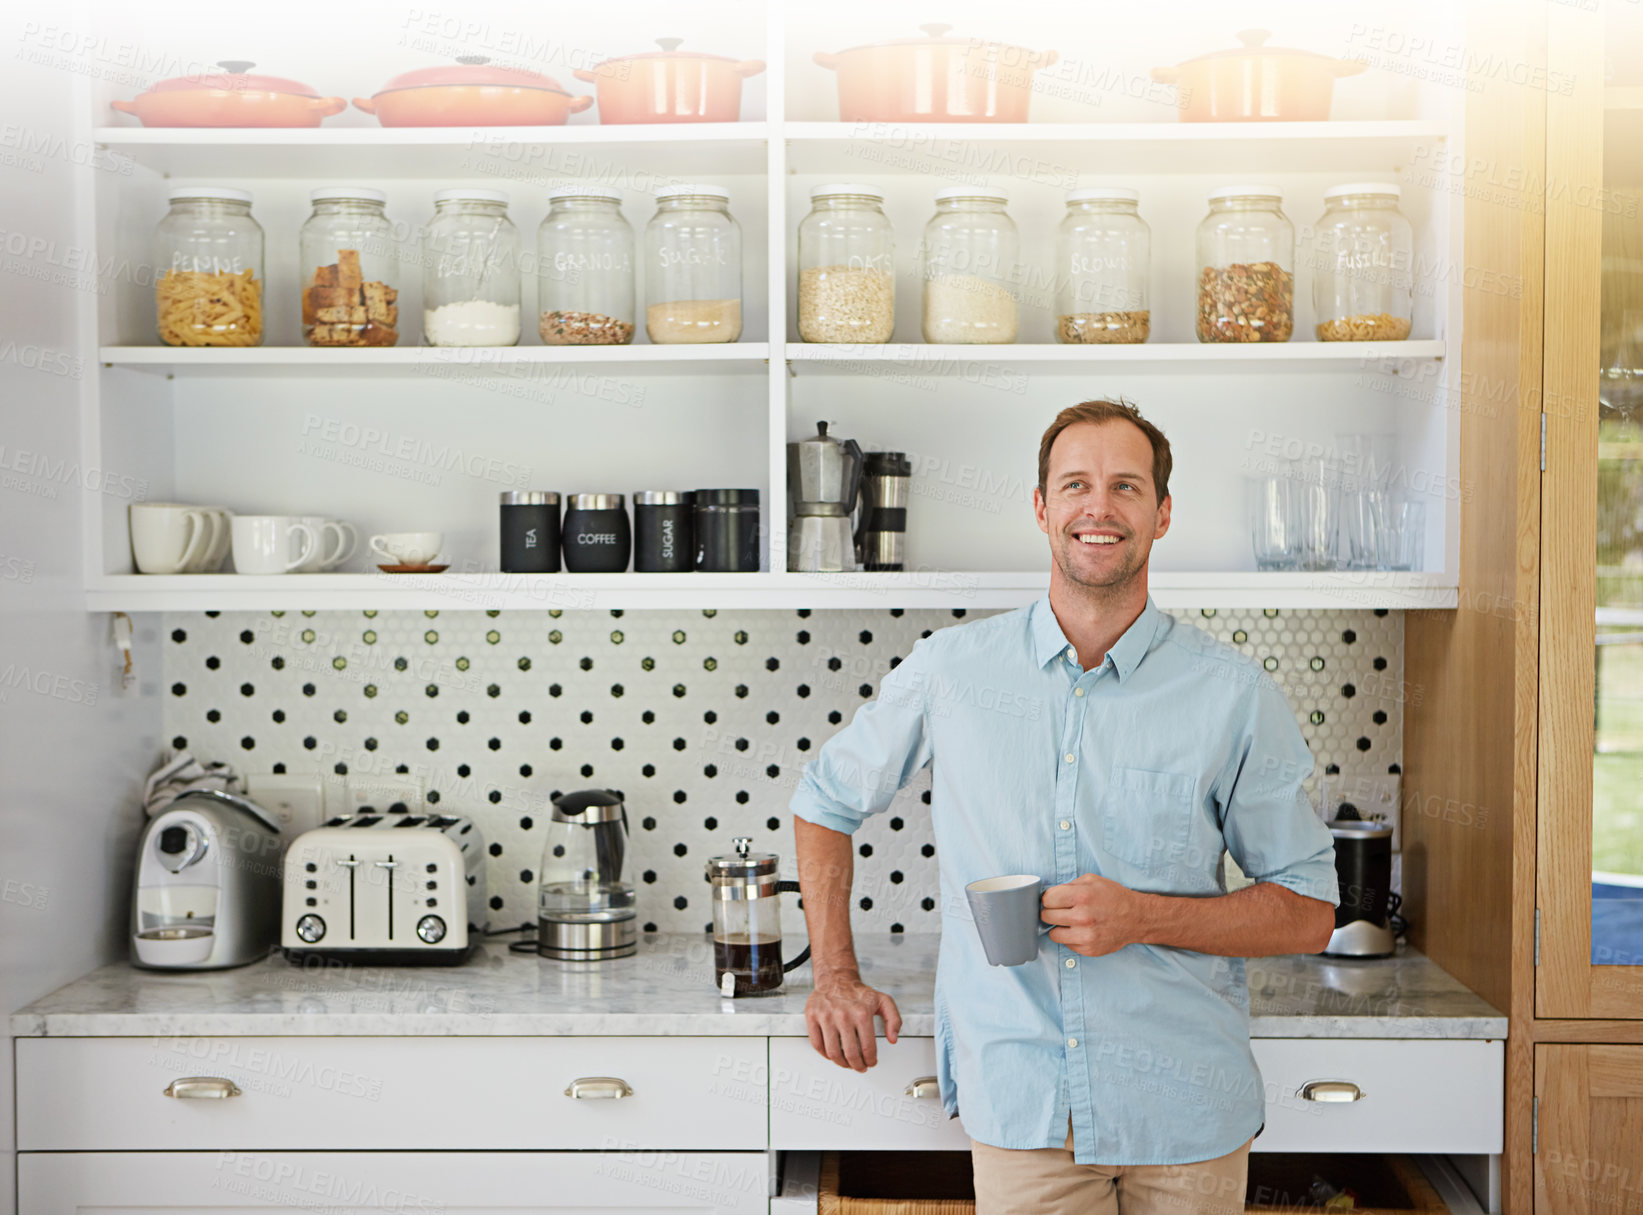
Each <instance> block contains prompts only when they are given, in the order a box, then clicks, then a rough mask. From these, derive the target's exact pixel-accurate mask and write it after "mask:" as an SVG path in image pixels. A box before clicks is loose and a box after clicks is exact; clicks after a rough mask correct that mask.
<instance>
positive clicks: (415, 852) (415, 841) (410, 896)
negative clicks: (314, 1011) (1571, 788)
mask: <svg viewBox="0 0 1643 1215" xmlns="http://www.w3.org/2000/svg"><path fill="white" fill-rule="evenodd" d="M488 924H489V919H488V917H487V915H486V901H485V840H484V836H483V835H482V834H481V832H480V831H479V829H478V828H477V827H475V826H474V824H473V822H472V820H470V819H467V818H463V817H461V816H459V815H450V814H350V815H343V816H341V817H338V818H333V819H331V820H330V821H329V822H327V823H326V824H325V825H324V826H322V827H316V828H314V829H313V830H312V831H305V832H303V833H302V834H301V835H299V836H297V838H296V839H295V840H293V841H292V843H291V847H290V850H289V851H288V852H287V853H286V857H285V900H284V908H283V911H282V913H281V918H280V944H281V945H283V946H284V947H285V952H286V956H288V957H293V958H300V957H308V956H322V957H330V958H342V959H352V960H356V961H365V960H368V961H370V962H373V963H381V964H389V965H397V964H404V963H436V964H437V963H445V964H449V963H455V962H461V961H463V960H465V959H466V958H467V957H468V955H469V954H470V953H471V952H472V950H473V947H474V946H475V945H477V944H478V941H479V936H480V934H481V933H483V932H484V931H485V929H486V927H487V926H488Z"/></svg>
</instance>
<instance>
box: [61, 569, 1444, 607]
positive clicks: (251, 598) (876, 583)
mask: <svg viewBox="0 0 1643 1215" xmlns="http://www.w3.org/2000/svg"><path fill="white" fill-rule="evenodd" d="M1444 581H1445V580H1444V578H1443V576H1442V575H1441V574H1393V573H1372V572H1365V573H1353V572H1350V571H1340V572H1332V573H1318V574H1302V573H1271V574H1258V573H1219V572H1208V573H1155V574H1153V575H1152V578H1151V588H1152V596H1153V599H1154V600H1155V601H1156V602H1157V603H1158V604H1159V606H1161V607H1167V608H1196V607H1222V608H1257V607H1259V608H1288V609H1299V608H1339V609H1352V610H1357V609H1363V608H1382V607H1384V608H1452V607H1454V606H1455V604H1456V591H1455V588H1454V587H1453V586H1445V585H1444ZM1046 586H1048V575H1047V574H1044V573H1039V572H1021V573H957V572H938V571H929V572H907V573H892V574H875V573H853V574H787V573H773V574H771V573H765V574H633V573H628V574H501V573H470V574H458V573H452V572H446V573H443V574H288V575H285V576H283V577H281V576H274V577H264V576H254V575H238V574H196V575H179V576H174V577H159V576H145V575H141V574H123V575H122V574H112V575H106V576H104V577H103V578H101V579H98V580H97V582H96V583H95V584H94V585H93V586H92V587H91V588H90V591H89V593H88V605H87V606H88V607H90V608H92V609H93V610H96V611H123V612H147V611H240V610H271V609H272V610H278V609H286V610H291V611H298V610H300V611H323V610H334V609H348V608H380V609H383V610H405V609H409V610H418V611H437V610H459V609H460V610H486V611H489V610H508V611H515V610H531V611H542V610H547V609H560V610H599V611H603V610H607V609H612V610H614V609H623V610H642V609H647V608H653V609H680V608H684V609H695V608H719V609H725V610H729V609H733V608H743V609H746V608H891V607H900V608H1012V607H1020V606H1021V605H1023V604H1027V603H1031V602H1032V601H1033V600H1034V599H1036V598H1038V597H1039V596H1040V595H1042V594H1043V593H1044V590H1045V588H1046Z"/></svg>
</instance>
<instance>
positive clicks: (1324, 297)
mask: <svg viewBox="0 0 1643 1215" xmlns="http://www.w3.org/2000/svg"><path fill="white" fill-rule="evenodd" d="M1400 197H1401V193H1400V191H1399V189H1398V187H1397V186H1395V185H1391V184H1388V183H1386V182H1358V183H1354V184H1351V185H1344V186H1331V187H1330V188H1329V189H1327V190H1325V191H1324V214H1323V218H1322V219H1320V220H1319V221H1318V230H1317V233H1316V235H1315V239H1314V242H1313V259H1314V265H1313V276H1312V306H1313V312H1314V313H1315V314H1316V316H1317V325H1316V329H1315V332H1316V334H1317V338H1318V340H1319V341H1320V342H1372V341H1390V342H1401V341H1403V340H1404V339H1405V338H1407V337H1408V336H1409V330H1410V318H1411V316H1412V314H1413V310H1414V296H1415V282H1414V260H1415V238H1414V229H1412V228H1411V227H1410V225H1409V221H1408V220H1407V219H1405V218H1404V216H1403V213H1402V212H1401V211H1399V210H1398V200H1399V198H1400Z"/></svg>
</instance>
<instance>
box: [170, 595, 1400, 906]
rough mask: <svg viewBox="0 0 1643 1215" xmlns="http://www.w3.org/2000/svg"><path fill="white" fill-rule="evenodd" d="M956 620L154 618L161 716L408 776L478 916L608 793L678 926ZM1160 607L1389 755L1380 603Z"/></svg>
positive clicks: (922, 889) (1390, 760)
mask: <svg viewBox="0 0 1643 1215" xmlns="http://www.w3.org/2000/svg"><path fill="white" fill-rule="evenodd" d="M983 614H988V613H974V612H972V613H969V615H970V617H971V618H974V617H976V616H978V615H983ZM964 615H965V613H964V612H963V611H955V612H949V611H942V610H929V611H913V610H908V611H894V610H879V611H838V610H827V611H815V612H808V611H799V612H791V611H737V612H701V611H677V612H672V611H669V612H657V611H641V612H626V613H623V612H586V611H584V612H564V613H542V612H517V613H515V612H504V613H500V614H495V613H487V612H478V611H462V612H403V611H401V612H358V611H346V612H340V611H339V612H311V613H299V612H284V613H269V612H257V613H251V612H237V613H236V612H225V613H206V614H200V613H168V614H167V615H166V619H165V627H164V637H165V641H164V646H165V651H164V652H165V684H166V686H167V695H166V702H165V733H166V735H167V737H169V738H170V739H171V741H172V743H173V745H175V746H178V747H182V746H186V747H188V748H189V749H191V750H192V751H193V752H194V754H195V755H196V756H198V757H200V758H201V759H215V760H223V761H226V762H227V763H229V764H232V765H234V766H235V767H236V768H237V769H238V770H239V771H240V772H242V773H254V772H270V771H272V772H281V771H285V772H314V773H322V774H327V775H330V776H332V777H333V778H334V779H341V775H343V774H346V775H352V776H354V777H356V778H357V777H360V776H373V775H375V776H383V775H391V774H393V773H395V772H407V771H408V772H410V773H412V774H414V775H416V776H418V777H420V778H421V779H422V781H423V784H424V786H425V788H426V789H427V791H428V794H427V795H428V799H429V801H431V802H432V801H436V800H437V803H438V806H439V808H440V809H441V810H445V811H447V812H453V813H462V814H467V815H469V816H471V817H472V818H473V819H474V820H475V821H476V822H477V823H478V824H479V826H480V827H481V829H482V830H483V831H484V833H485V838H486V840H487V841H488V845H489V848H490V852H491V860H490V868H489V871H488V875H487V876H488V882H489V887H490V894H491V905H492V908H493V910H492V912H491V925H492V927H493V928H497V927H507V926H512V925H516V924H521V923H526V922H534V920H535V917H536V887H535V870H536V867H537V865H538V863H539V862H540V860H541V832H540V831H539V830H537V829H536V827H535V824H536V823H538V822H540V821H541V820H542V819H543V818H544V817H545V815H546V811H547V808H548V804H549V798H550V797H551V796H552V794H553V793H554V792H555V791H558V790H566V789H577V788H583V787H589V786H601V787H607V788H613V789H618V790H621V791H622V792H623V794H624V795H625V796H626V798H627V803H628V816H629V820H630V822H631V824H632V827H633V853H632V872H633V876H634V879H635V881H636V882H638V883H639V887H638V889H639V898H640V917H641V921H642V922H643V923H644V925H645V927H646V928H647V929H649V928H650V927H652V926H654V927H656V928H659V929H661V930H663V931H669V932H699V931H701V930H702V929H703V928H704V927H706V926H707V925H708V924H709V923H710V922H711V920H712V918H713V917H712V909H711V906H710V905H709V902H708V888H707V886H706V884H705V882H704V879H703V870H702V866H703V863H704V861H706V859H707V858H708V857H709V856H711V855H713V854H714V853H718V852H725V851H729V849H730V841H731V838H732V837H733V836H736V835H750V836H752V837H753V840H754V847H755V848H758V849H770V850H773V851H775V852H778V853H780V854H781V855H782V858H783V866H784V871H790V870H791V867H792V863H793V855H792V854H793V833H792V829H791V824H790V815H789V814H788V809H787V803H788V799H789V797H790V796H791V793H792V790H793V787H794V785H795V783H796V782H797V780H798V778H799V775H800V772H801V770H802V769H803V766H804V763H805V761H806V760H808V759H809V758H811V757H812V756H813V755H814V754H815V752H816V749H817V748H818V747H819V746H820V745H821V744H822V743H823V742H825V741H826V740H827V739H828V737H830V736H831V735H832V733H833V732H834V731H835V730H836V729H838V728H839V727H840V725H842V724H843V723H844V722H847V721H848V720H849V719H850V716H851V714H852V713H854V711H855V710H856V708H857V707H859V706H860V705H862V704H863V703H864V702H865V701H866V700H868V699H869V698H870V697H872V696H873V695H875V694H876V692H877V688H878V682H879V680H880V679H881V678H882V677H883V676H884V674H885V673H886V672H887V671H889V670H890V667H891V664H892V662H893V661H895V660H898V659H899V658H900V657H901V656H902V655H904V654H906V653H907V651H908V650H910V649H911V648H912V645H913V642H914V641H916V640H917V639H918V638H919V637H920V636H921V635H925V634H926V633H927V632H929V631H932V630H935V629H939V628H944V627H947V626H949V625H953V624H956V623H959V621H958V620H955V617H963V616H964ZM1175 615H1177V616H1179V617H1181V618H1182V619H1184V620H1188V621H1190V622H1191V623H1193V624H1196V625H1198V626H1200V627H1202V628H1204V629H1206V630H1208V631H1209V632H1211V633H1213V634H1214V635H1215V636H1216V637H1218V638H1220V639H1221V640H1223V641H1225V642H1228V643H1229V644H1232V645H1234V646H1236V647H1237V648H1239V649H1241V650H1243V651H1244V652H1246V653H1249V654H1254V655H1258V656H1259V657H1260V658H1261V659H1262V662H1263V665H1264V666H1265V667H1266V668H1267V669H1268V670H1269V671H1270V672H1271V673H1272V675H1273V677H1274V678H1275V679H1277V680H1278V681H1279V683H1280V684H1282V686H1283V688H1284V690H1285V691H1286V692H1287V693H1288V695H1289V699H1290V703H1291V705H1292V706H1293V708H1294V710H1295V714H1296V719H1297V720H1298V721H1299V722H1300V725H1301V730H1302V732H1303V733H1304V734H1305V736H1306V739H1307V741H1308V743H1310V744H1311V747H1312V751H1313V754H1314V756H1315V757H1316V758H1317V761H1318V765H1319V770H1320V771H1322V770H1324V769H1325V767H1326V766H1328V765H1336V766H1338V767H1339V768H1341V769H1342V770H1344V771H1346V772H1348V773H1358V772H1385V771H1387V770H1388V768H1390V767H1393V766H1394V765H1397V764H1398V763H1399V762H1400V761H1401V759H1402V749H1403V713H1402V697H1401V695H1400V691H1401V688H1402V680H1403V620H1402V617H1401V615H1398V614H1396V613H1393V614H1387V613H1385V612H1384V611H1381V612H1374V611H1357V612H1321V611H1320V612H1281V613H1280V612H1277V611H1275V610H1272V609H1267V610H1266V611H1264V612H1263V611H1259V610H1252V611H1228V610H1221V611H1217V612H1207V611H1206V612H1200V611H1196V610H1194V611H1179V612H1176V613H1175ZM1315 779H1316V776H1315V777H1314V780H1315ZM929 787H930V783H929V775H928V772H924V773H921V774H920V775H919V777H918V778H917V779H916V780H915V781H914V782H913V784H911V785H910V786H908V788H906V789H905V790H903V791H902V793H901V794H900V796H898V798H897V799H896V801H895V803H894V804H893V805H892V806H891V808H890V810H889V811H888V812H886V813H885V814H882V815H879V816H878V817H877V818H875V819H873V820H870V821H869V822H868V823H867V824H866V825H865V826H863V828H862V829H861V830H860V831H859V832H858V833H857V834H856V837H855V843H856V846H857V856H856V871H855V897H856V898H857V901H858V906H857V910H856V911H855V913H854V920H855V923H856V926H857V928H858V929H860V930H863V931H869V932H870V931H875V930H876V931H884V930H886V929H888V930H889V931H892V932H900V931H904V930H905V931H908V932H917V931H936V930H938V928H939V924H938V922H937V915H936V912H935V910H934V909H935V906H936V898H937V894H938V888H937V875H936V863H935V848H934V846H933V844H932V842H931V831H930V818H929V810H928V808H927V806H926V804H925V802H926V799H927V798H928V797H929ZM790 910H791V909H790ZM792 926H793V925H790V926H789V927H792Z"/></svg>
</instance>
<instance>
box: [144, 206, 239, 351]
mask: <svg viewBox="0 0 1643 1215" xmlns="http://www.w3.org/2000/svg"><path fill="white" fill-rule="evenodd" d="M170 202H171V209H170V210H169V211H167V212H166V215H165V218H164V219H162V220H161V221H160V222H159V224H158V226H156V227H155V229H154V268H155V271H156V276H155V279H154V304H155V310H156V318H155V319H156V324H157V327H158V329H159V334H160V340H161V341H162V342H164V343H165V344H166V345H168V346H260V345H261V344H262V333H263V324H262V306H263V283H262V255H263V231H262V227H261V225H259V224H258V223H257V221H256V220H255V219H253V218H252V216H251V194H250V192H249V191H247V190H231V189H226V188H223V187H220V186H176V187H173V189H172V190H171V193H170Z"/></svg>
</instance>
